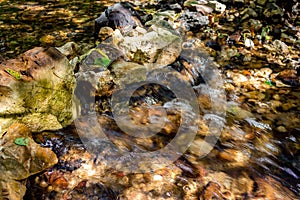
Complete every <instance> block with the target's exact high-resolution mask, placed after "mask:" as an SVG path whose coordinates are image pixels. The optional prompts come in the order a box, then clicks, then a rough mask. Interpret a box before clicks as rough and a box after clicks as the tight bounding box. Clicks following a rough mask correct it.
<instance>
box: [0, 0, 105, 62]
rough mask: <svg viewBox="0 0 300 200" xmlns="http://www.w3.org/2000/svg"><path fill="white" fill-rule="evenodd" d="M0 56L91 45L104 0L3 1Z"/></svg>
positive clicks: (0, 4) (0, 26)
mask: <svg viewBox="0 0 300 200" xmlns="http://www.w3.org/2000/svg"><path fill="white" fill-rule="evenodd" d="M0 7H1V9H0V55H1V56H2V59H3V58H13V57H16V56H17V55H19V54H20V53H23V52H24V51H26V50H28V49H30V48H33V47H36V46H61V45H63V44H65V43H66V42H69V41H75V42H77V43H88V44H89V43H90V44H92V42H93V41H92V36H93V26H94V19H95V18H96V17H97V16H98V15H99V13H101V12H102V11H103V10H104V6H103V5H102V3H101V1H97V2H96V1H0Z"/></svg>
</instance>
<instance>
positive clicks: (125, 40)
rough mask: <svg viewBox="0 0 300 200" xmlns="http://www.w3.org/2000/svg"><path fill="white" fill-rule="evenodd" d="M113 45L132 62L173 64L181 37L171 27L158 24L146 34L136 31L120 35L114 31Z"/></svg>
mask: <svg viewBox="0 0 300 200" xmlns="http://www.w3.org/2000/svg"><path fill="white" fill-rule="evenodd" d="M112 38H113V43H114V45H116V46H117V47H119V48H120V49H121V50H122V51H123V53H124V55H125V56H126V57H127V58H128V59H129V60H130V61H133V62H136V63H140V64H146V63H155V64H156V65H162V66H164V65H168V64H170V63H173V62H174V61H175V60H176V58H177V57H178V56H179V54H180V52H181V44H182V39H181V37H180V36H179V35H178V34H176V32H175V31H174V30H172V29H171V27H165V24H163V23H161V24H160V22H158V23H157V24H153V25H152V26H151V27H150V28H149V30H148V31H147V32H146V33H142V31H139V30H137V29H134V30H132V32H131V33H130V34H128V35H122V34H121V32H120V31H119V30H118V29H116V30H115V32H114V34H113V36H112Z"/></svg>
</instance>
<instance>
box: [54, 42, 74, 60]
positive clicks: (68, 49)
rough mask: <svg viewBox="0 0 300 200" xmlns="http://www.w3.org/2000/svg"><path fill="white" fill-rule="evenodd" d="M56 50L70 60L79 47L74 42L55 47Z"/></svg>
mask: <svg viewBox="0 0 300 200" xmlns="http://www.w3.org/2000/svg"><path fill="white" fill-rule="evenodd" d="M56 49H57V50H58V51H60V52H61V53H62V54H64V55H65V56H67V57H68V58H72V57H74V56H75V55H76V53H77V52H78V50H79V46H78V45H77V44H76V43H75V42H68V43H66V44H64V45H63V46H61V47H56Z"/></svg>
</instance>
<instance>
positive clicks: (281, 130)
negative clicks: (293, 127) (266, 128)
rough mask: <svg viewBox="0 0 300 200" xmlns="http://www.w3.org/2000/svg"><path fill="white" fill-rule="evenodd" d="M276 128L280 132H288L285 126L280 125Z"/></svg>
mask: <svg viewBox="0 0 300 200" xmlns="http://www.w3.org/2000/svg"><path fill="white" fill-rule="evenodd" d="M276 130H277V131H278V132H280V133H286V132H287V130H286V128H285V127H284V126H278V127H277V128H276Z"/></svg>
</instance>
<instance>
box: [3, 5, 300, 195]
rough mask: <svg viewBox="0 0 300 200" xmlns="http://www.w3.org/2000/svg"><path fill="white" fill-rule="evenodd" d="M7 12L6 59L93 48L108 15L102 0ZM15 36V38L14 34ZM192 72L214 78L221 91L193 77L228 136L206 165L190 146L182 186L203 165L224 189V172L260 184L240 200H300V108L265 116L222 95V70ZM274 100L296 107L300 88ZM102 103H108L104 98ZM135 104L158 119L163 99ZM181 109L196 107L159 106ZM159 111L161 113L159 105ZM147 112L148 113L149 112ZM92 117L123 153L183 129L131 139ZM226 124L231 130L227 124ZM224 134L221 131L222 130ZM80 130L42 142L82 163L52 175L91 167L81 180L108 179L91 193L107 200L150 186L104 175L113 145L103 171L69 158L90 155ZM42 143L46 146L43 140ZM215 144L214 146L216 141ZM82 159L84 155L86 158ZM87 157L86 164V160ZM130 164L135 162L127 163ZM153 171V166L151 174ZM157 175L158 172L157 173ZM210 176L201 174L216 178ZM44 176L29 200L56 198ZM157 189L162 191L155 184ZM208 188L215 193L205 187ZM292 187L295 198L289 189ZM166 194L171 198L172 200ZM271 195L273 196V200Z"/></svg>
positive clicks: (206, 110)
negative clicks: (99, 20) (42, 49)
mask: <svg viewBox="0 0 300 200" xmlns="http://www.w3.org/2000/svg"><path fill="white" fill-rule="evenodd" d="M0 6H1V9H0V52H1V56H2V58H9V57H15V56H16V55H18V54H19V53H21V52H24V51H25V50H27V49H30V48H32V47H34V46H60V45H62V44H64V43H66V42H67V41H75V42H78V43H87V44H90V45H92V44H93V40H92V39H91V38H92V35H93V24H94V21H93V20H94V19H95V18H96V17H97V16H98V15H99V14H100V13H101V11H102V10H103V5H102V3H101V1H70V2H69V1H51V2H49V1H39V2H18V3H12V2H10V1H0ZM13 32H15V33H16V34H12V33H13ZM37 38H38V39H37ZM187 52H188V51H187ZM188 55H189V56H190V55H191V54H190V53H189V54H188ZM0 59H1V57H0ZM196 62H200V61H196ZM197 64H199V63H197ZM201 65H203V63H201ZM193 69H194V71H192V73H194V75H195V76H196V75H197V73H198V74H199V73H200V74H201V75H202V76H205V77H206V78H207V77H209V76H211V77H210V78H209V79H208V80H207V79H206V80H204V82H206V83H214V84H216V85H217V87H215V88H214V87H212V85H210V86H207V84H203V85H199V83H200V82H201V80H200V81H199V80H196V81H195V80H192V79H191V82H192V83H196V82H197V85H194V90H195V91H196V92H197V95H199V99H198V100H199V104H200V109H201V110H200V112H201V114H202V117H203V121H201V123H208V122H210V123H211V124H212V126H213V127H212V129H213V128H216V129H217V130H216V131H217V132H218V133H222V135H221V136H220V137H219V140H218V141H217V143H216V145H213V146H214V149H213V150H212V151H211V152H210V153H209V154H208V155H207V156H205V157H204V158H202V159H199V156H201V153H203V152H201V150H199V148H197V145H198V144H199V143H196V145H194V146H193V145H191V146H192V147H193V148H191V149H189V150H188V151H187V152H186V153H185V154H184V155H183V156H182V157H181V158H180V160H179V161H177V162H176V164H175V165H176V166H177V167H178V168H180V169H181V170H182V171H183V173H182V177H180V178H181V179H182V180H181V181H182V182H184V181H186V182H189V180H188V178H190V177H197V176H199V174H201V173H202V171H201V170H199V169H197V170H196V169H195V168H193V167H192V166H193V165H195V166H198V167H199V166H201V168H203V171H205V170H206V171H207V174H209V173H211V174H214V175H212V176H213V178H212V179H215V181H216V182H220V183H221V184H223V183H222V181H224V180H225V179H224V178H223V179H222V178H218V176H216V175H215V174H216V173H217V172H220V173H221V172H222V173H223V172H225V173H226V174H228V175H230V177H231V178H233V179H235V180H239V181H238V182H239V183H240V184H241V183H242V181H241V180H240V179H242V178H244V177H248V179H247V178H245V179H246V181H250V180H251V181H253V182H254V183H253V185H252V188H250V189H248V190H249V193H248V194H247V193H246V194H244V196H242V195H241V196H238V197H235V198H236V199H251V198H253V199H254V198H255V197H257V198H259V197H260V194H261V193H263V192H264V191H259V190H261V188H265V190H268V192H269V193H273V194H274V193H275V191H276V190H279V191H281V194H284V195H286V197H287V198H290V199H296V198H300V196H299V193H300V170H299V169H300V145H299V142H300V135H299V133H300V123H299V119H300V111H299V109H298V108H295V109H287V110H284V109H276V110H275V111H274V112H273V111H272V112H270V111H267V110H266V111H264V112H258V111H257V108H256V107H255V103H256V102H254V103H253V102H247V101H245V102H241V101H240V102H238V101H237V99H239V98H238V96H243V94H242V92H240V91H235V92H234V93H231V94H228V93H226V94H220V91H222V90H221V89H220V88H218V87H219V86H220V85H218V84H223V83H222V82H218V81H215V80H216V77H213V76H214V75H215V74H216V72H214V71H213V70H212V71H206V72H209V74H207V75H205V72H204V71H201V69H196V68H193ZM225 74H226V71H225V70H224V72H223V76H225ZM217 78H218V77H217ZM193 81H194V82H193ZM210 81H211V82H210ZM230 81H231V79H229V78H227V79H225V82H226V83H227V82H230ZM223 92H224V91H223ZM221 93H222V92H221ZM275 94H279V96H280V101H281V102H282V103H283V104H284V103H286V104H288V105H289V104H293V103H294V102H293V100H294V101H299V96H300V95H299V94H300V90H299V88H283V89H278V88H276V89H274V90H273V89H270V90H268V91H266V92H265V95H266V96H269V97H268V98H265V99H264V100H261V102H259V103H261V104H270V101H269V100H270V99H272V96H274V95H275ZM207 95H208V96H210V97H214V98H210V99H208V102H205V100H207V98H206V97H207ZM220 95H227V96H226V98H227V102H226V103H225V102H224V99H222V98H220ZM146 96H147V95H146ZM165 96H166V97H165V99H167V100H168V101H169V100H170V96H172V95H170V93H167V94H166V95H165ZM156 98H157V96H156ZM158 98H161V97H158ZM171 99H172V98H171ZM99 101H101V99H100V100H99ZM138 101H140V102H138ZM134 102H138V103H137V104H139V105H141V104H143V103H144V104H147V106H146V108H144V109H145V110H146V111H147V112H150V113H151V112H153V111H152V110H151V109H152V108H151V106H153V105H151V104H155V103H157V102H158V101H156V100H155V98H153V96H151V95H149V96H147V98H146V97H145V96H143V97H141V96H139V95H137V98H135V99H133V100H132V104H134ZM145 102H146V103H145ZM149 102H152V103H149ZM296 103H297V102H296ZM252 104H253V105H252ZM294 104H295V103H294ZM178 105H183V110H185V111H186V113H188V112H189V107H188V106H187V107H184V103H182V102H181V104H180V103H177V104H176V102H168V103H166V102H164V104H162V105H160V106H162V107H163V108H164V109H169V112H170V113H172V114H173V115H175V116H176V115H177V114H178V113H177V111H176V109H177V106H178ZM295 105H297V104H295ZM224 106H225V107H224ZM150 108H151V109H150ZM155 109H157V107H156V108H155ZM223 109H224V110H223ZM145 110H142V111H141V112H142V113H143V112H144V111H145ZM133 111H134V112H133V113H135V114H138V113H139V112H138V111H140V110H138V109H136V110H134V109H133ZM93 117H96V118H93V119H94V120H98V121H101V122H102V124H103V125H104V127H105V130H106V134H107V135H109V136H108V137H109V139H111V140H112V141H114V142H115V143H116V144H118V145H119V147H121V148H124V149H125V150H132V151H138V152H143V151H151V150H156V149H157V148H162V147H164V146H165V145H166V143H167V142H169V141H170V138H171V139H172V138H173V137H174V132H175V133H176V131H174V130H173V129H176V128H178V127H177V126H178V124H176V123H173V124H171V125H172V126H174V127H175V128H174V127H172V128H171V130H172V131H173V132H172V131H170V132H168V129H167V128H165V129H164V130H163V131H162V132H163V133H161V134H160V135H158V136H155V137H153V138H151V140H147V139H139V138H134V137H131V136H128V135H124V134H123V132H122V131H120V129H119V128H118V127H117V125H116V124H115V122H114V120H112V118H111V113H110V112H106V113H104V114H103V113H101V114H98V115H94V116H93ZM205 120H206V121H205ZM153 121H155V119H153ZM153 121H152V122H153ZM175 121H176V119H175ZM89 122H91V121H89ZM224 122H225V124H223V123H224ZM83 124H84V126H86V127H89V128H90V124H88V123H87V122H86V121H84V122H83ZM171 125H170V126H171ZM223 125H224V127H223ZM84 126H82V127H84ZM280 126H283V127H285V128H286V129H287V131H283V132H282V131H280V129H278V127H280ZM220 127H221V128H220ZM220 129H222V131H221V132H220ZM96 130H97V129H96ZM176 130H177V129H176ZM80 131H81V130H78V129H77V130H76V129H75V128H74V127H73V126H70V127H68V128H66V129H63V130H60V131H57V132H55V133H52V134H53V135H50V136H49V135H47V136H44V135H43V134H45V133H43V134H41V135H43V137H42V138H44V139H43V140H40V141H39V142H40V143H41V144H42V145H43V146H45V147H52V148H53V150H54V151H55V153H56V154H57V155H60V156H63V155H67V156H66V157H68V156H69V157H70V158H68V159H70V160H71V161H74V160H76V159H77V165H78V166H77V165H76V163H75V164H74V163H73V164H70V163H67V162H61V163H60V164H59V165H57V166H55V167H54V169H52V170H53V171H55V170H57V169H59V170H62V171H64V172H65V171H68V170H69V171H73V170H75V169H77V168H79V166H84V167H85V170H83V171H82V174H80V176H81V177H80V178H81V180H85V179H87V180H89V179H93V178H94V179H97V178H98V177H101V179H99V180H101V182H102V183H103V184H102V183H97V184H98V185H97V184H94V185H92V187H90V188H92V189H91V190H93V191H94V190H95V191H97V192H98V194H100V193H101V194H103V196H101V195H99V196H98V198H100V199H101V198H105V196H107V199H109V198H111V199H114V198H116V196H118V194H119V193H121V192H122V191H124V190H125V189H126V187H127V189H128V190H129V188H130V187H132V185H133V186H136V187H137V188H138V187H139V186H140V185H143V184H145V183H144V182H139V179H138V178H136V177H135V178H132V177H130V175H128V177H129V179H130V178H132V180H133V183H132V184H131V185H130V184H127V183H123V182H122V181H120V180H119V179H121V178H120V177H122V178H123V177H127V176H126V173H128V171H126V173H125V175H124V174H121V175H120V174H118V177H119V179H111V180H109V179H110V176H112V175H111V174H110V171H109V170H107V169H106V170H107V171H105V173H106V174H105V176H104V175H103V173H104V172H103V168H104V167H103V166H102V165H103V163H105V162H107V161H108V160H110V159H111V158H110V159H107V157H106V156H109V155H112V154H114V153H115V152H113V151H114V150H115V149H109V148H108V146H105V145H104V146H101V148H103V149H104V150H103V149H101V151H105V150H106V154H104V155H100V156H97V157H96V158H95V159H94V161H95V162H93V163H94V164H96V165H97V164H98V166H93V167H95V168H92V167H91V166H92V164H93V163H85V164H78V163H81V161H78V160H79V159H78V158H76V159H75V158H72V156H70V155H72V153H73V154H74V152H76V153H78V154H79V155H81V153H82V152H84V146H83V145H82V143H81V140H80V139H79V138H78V135H77V134H78V133H79V135H80ZM96 132H97V131H96ZM212 132H213V131H212ZM57 138H58V139H57ZM199 138H200V139H203V135H202V138H201V137H200V136H199ZM81 139H82V138H81ZM89 139H90V138H89ZM196 139H198V138H196ZM36 140H39V135H38V136H37V138H36ZM212 140H213V139H212ZM197 141H198V140H197ZM98 142H100V143H101V144H104V142H103V141H95V145H99V143H98ZM210 142H211V143H213V141H210ZM70 151H71V152H70ZM72 151H73V152H72ZM97 153H99V152H97ZM204 153H205V152H204ZM83 155H85V154H84V153H83ZM85 156H87V155H85ZM114 156H115V155H114ZM116 156H117V155H116ZM130 156H134V155H130ZM74 157H76V156H74ZM87 157H88V156H87ZM72 159H73V160H72ZM82 159H84V157H83V158H82ZM124 159H128V158H127V157H126V158H124ZM135 159H136V158H135ZM139 159H142V158H139ZM159 161H161V160H159ZM167 161H168V160H166V161H165V163H168V162H167ZM184 161H186V162H184ZM99 163H102V164H99ZM150 163H152V164H153V160H151V162H150ZM186 163H188V164H186ZM67 164H68V165H67ZM89 164H91V165H89ZM110 164H111V163H110ZM113 164H114V163H113ZM126 164H128V163H125V164H124V165H126ZM168 164H169V163H168ZM70 166H71V167H70ZM74 166H75V167H74ZM76 166H77V168H76ZM89 167H90V168H89ZM121 167H124V166H121ZM129 167H130V166H129ZM138 167H140V166H138ZM148 167H149V166H146V168H148ZM171 167H173V165H171ZM91 169H92V170H91ZM134 169H135V168H132V169H131V170H134ZM153 170H156V169H155V168H154V169H153ZM129 171H130V170H129ZM171 171H172V170H171ZM174 171H176V170H174ZM174 173H175V172H174ZM176 173H177V172H176ZM203 173H204V172H203ZM207 174H206V175H201V176H203V177H206V176H209V175H207ZM245 174H246V175H245ZM43 176H44V175H41V174H39V175H37V176H34V177H31V179H30V180H29V181H28V185H29V186H31V187H29V186H28V190H27V194H26V198H27V199H30V198H33V196H35V195H34V194H36V193H37V192H38V193H39V194H40V195H41V196H43V199H47V197H49V198H50V196H51V195H54V194H53V193H55V192H53V191H51V192H49V191H48V190H47V189H45V188H41V187H40V186H39V185H38V184H37V183H35V179H36V177H39V178H40V179H42V178H44V177H43ZM241 177H242V178H241ZM123 179H126V178H123ZM123 179H122V180H123ZM114 181H115V182H117V183H118V184H117V186H112V185H113V184H114ZM123 181H124V180H123ZM124 182H126V181H124ZM178 182H180V181H178ZM280 184H282V185H280ZM270 185H271V186H270ZM283 186H284V187H283ZM140 187H142V186H140ZM153 187H154V186H153ZM156 187H160V186H159V185H156ZM236 187H238V186H236ZM241 187H242V186H241ZM111 188H113V189H111ZM206 188H209V187H208V186H206ZM286 188H288V189H289V190H290V191H292V192H290V191H288V190H287V189H286ZM173 189H174V190H173V191H172V192H173V193H174V195H175V196H176V195H177V197H178V198H182V196H180V195H181V193H180V192H179V191H177V187H176V188H173ZM185 189H186V188H185ZM245 190H246V189H245ZM232 191H234V189H232ZM56 192H57V191H56ZM77 193H78V194H79V196H80V195H82V194H85V193H86V195H90V193H92V192H91V191H81V190H80V188H76V189H74V191H73V193H72V195H74V198H75V197H76V195H78V194H77ZM251 194H255V195H256V196H255V197H254V196H251ZM297 195H298V196H297ZM54 196H55V195H54ZM128 196H130V195H128ZM167 196H168V195H167ZM167 196H166V197H165V198H166V199H167ZM268 197H272V195H270V196H268ZM273 197H274V196H273ZM275 197H276V196H275ZM275 197H274V198H275ZM35 198H37V197H35ZM261 198H266V196H263V195H262V196H261ZM204 199H205V198H204ZM207 199H209V198H207Z"/></svg>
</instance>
